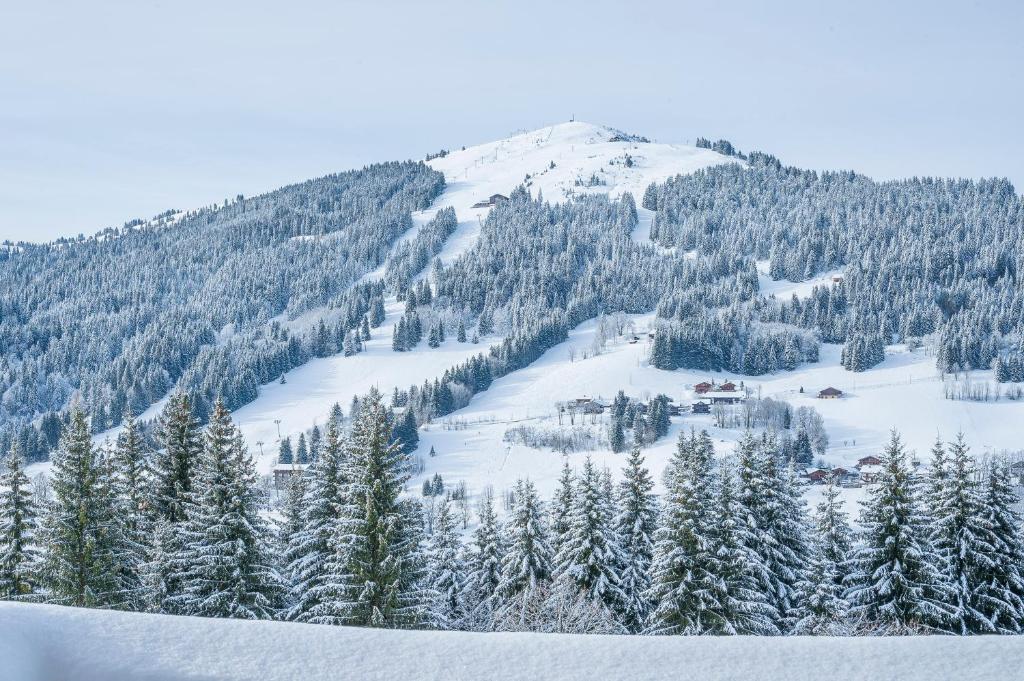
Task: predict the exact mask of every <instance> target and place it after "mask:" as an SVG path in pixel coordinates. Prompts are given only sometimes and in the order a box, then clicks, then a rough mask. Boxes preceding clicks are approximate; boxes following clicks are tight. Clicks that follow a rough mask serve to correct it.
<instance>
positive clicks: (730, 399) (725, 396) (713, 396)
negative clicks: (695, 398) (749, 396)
mask: <svg viewBox="0 0 1024 681" xmlns="http://www.w3.org/2000/svg"><path fill="white" fill-rule="evenodd" d="M703 397H704V398H706V399H709V400H711V404H739V403H740V402H742V401H744V400H745V399H746V397H745V396H744V395H743V393H738V392H736V391H735V390H714V391H709V392H706V393H704V395H703Z"/></svg>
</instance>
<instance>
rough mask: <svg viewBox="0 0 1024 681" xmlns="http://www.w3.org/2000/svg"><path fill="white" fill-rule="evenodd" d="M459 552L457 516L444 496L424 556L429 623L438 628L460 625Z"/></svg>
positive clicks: (462, 574) (462, 602)
mask: <svg viewBox="0 0 1024 681" xmlns="http://www.w3.org/2000/svg"><path fill="white" fill-rule="evenodd" d="M461 554H462V541H461V540H460V539H459V527H458V519H457V518H456V517H455V514H454V513H452V509H451V502H450V501H448V500H447V499H445V500H442V501H441V503H440V505H439V506H438V509H437V519H436V520H435V521H434V534H433V536H432V537H431V539H430V553H429V559H428V560H427V588H428V589H429V590H430V591H431V597H432V598H431V601H432V602H431V605H430V623H431V625H432V626H433V627H436V628H438V629H458V628H461V623H462V618H463V617H464V616H465V612H466V611H465V588H466V571H465V565H464V563H463V560H462V555H461Z"/></svg>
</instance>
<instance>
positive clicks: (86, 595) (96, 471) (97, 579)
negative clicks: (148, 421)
mask: <svg viewBox="0 0 1024 681" xmlns="http://www.w3.org/2000/svg"><path fill="white" fill-rule="evenodd" d="M102 474H103V471H102V462H101V461H100V460H99V457H98V456H97V452H96V450H95V449H94V448H93V446H92V434H91V431H90V429H89V424H88V423H87V422H86V419H85V413H84V412H83V411H82V410H81V408H79V407H77V406H76V407H75V408H73V409H72V412H71V421H70V423H69V424H68V426H67V428H66V429H65V431H64V434H63V435H62V436H61V441H60V446H59V447H58V449H57V453H56V456H55V457H54V459H53V470H52V477H51V486H52V494H53V498H52V500H51V502H50V504H49V507H48V508H47V512H46V515H45V517H44V521H43V538H44V545H45V553H44V559H43V564H42V570H41V578H42V582H43V585H44V586H45V588H46V590H47V597H48V600H50V601H51V602H53V603H59V604H62V605H74V606H78V607H96V606H104V605H107V604H109V603H110V602H111V601H112V600H114V599H115V598H116V594H117V591H118V583H117V578H116V575H115V573H114V570H113V567H114V537H115V531H116V528H114V526H113V522H112V520H111V513H110V509H109V508H106V507H105V506H104V504H105V503H106V502H107V501H108V497H106V495H104V494H102V491H101V490H100V489H99V487H100V485H101V484H102V480H101V476H102Z"/></svg>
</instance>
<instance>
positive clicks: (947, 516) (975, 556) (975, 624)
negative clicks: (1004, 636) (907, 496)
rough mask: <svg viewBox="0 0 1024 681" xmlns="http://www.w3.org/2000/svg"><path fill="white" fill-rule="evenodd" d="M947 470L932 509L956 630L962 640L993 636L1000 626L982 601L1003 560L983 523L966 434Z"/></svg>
mask: <svg viewBox="0 0 1024 681" xmlns="http://www.w3.org/2000/svg"><path fill="white" fill-rule="evenodd" d="M944 468H945V475H944V479H943V481H942V482H941V484H939V485H938V486H937V489H936V490H935V493H936V496H935V498H934V502H935V506H933V507H932V509H931V514H932V518H933V519H934V520H933V528H934V532H933V533H932V544H933V546H934V548H935V552H936V553H937V554H938V555H939V557H940V558H941V560H942V566H943V569H944V571H945V573H946V580H947V581H948V582H949V586H950V589H951V594H950V597H949V604H950V605H952V606H953V608H954V609H955V611H954V613H953V617H952V619H951V622H950V628H951V630H952V631H953V633H956V634H960V635H966V634H988V633H993V632H995V625H994V623H993V622H991V621H990V620H989V618H988V617H987V616H986V615H985V614H984V613H983V612H982V611H981V609H980V607H979V605H980V604H979V603H978V600H977V597H978V591H979V589H982V588H984V584H983V580H984V579H985V578H986V577H987V572H988V570H987V568H988V567H989V566H990V565H991V564H992V563H993V562H994V561H998V560H1000V556H999V553H998V551H997V549H996V546H995V542H996V541H997V539H996V537H995V536H994V535H993V534H992V533H991V531H990V528H989V527H987V526H986V524H985V522H984V520H983V518H982V503H983V502H982V496H981V491H980V489H979V487H978V483H977V480H976V474H977V471H976V470H975V466H974V459H973V458H972V457H971V455H970V449H969V448H968V446H967V443H966V442H964V436H963V433H960V434H958V435H957V438H956V440H955V441H954V442H952V443H951V444H950V445H949V456H948V459H947V460H946V461H945V465H944ZM989 597H991V594H990V596H989ZM990 605H991V604H990Z"/></svg>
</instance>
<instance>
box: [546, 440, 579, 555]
mask: <svg viewBox="0 0 1024 681" xmlns="http://www.w3.org/2000/svg"><path fill="white" fill-rule="evenodd" d="M575 487H576V476H575V475H573V472H572V468H571V467H570V466H569V459H568V458H566V459H565V460H564V461H563V462H562V472H561V474H560V475H559V476H558V487H556V488H555V496H554V499H552V500H551V525H550V527H551V552H552V555H557V554H558V552H559V551H560V550H561V548H562V541H563V540H564V539H565V536H566V535H567V534H568V532H569V519H570V516H571V515H572V509H573V504H574V500H575Z"/></svg>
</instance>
